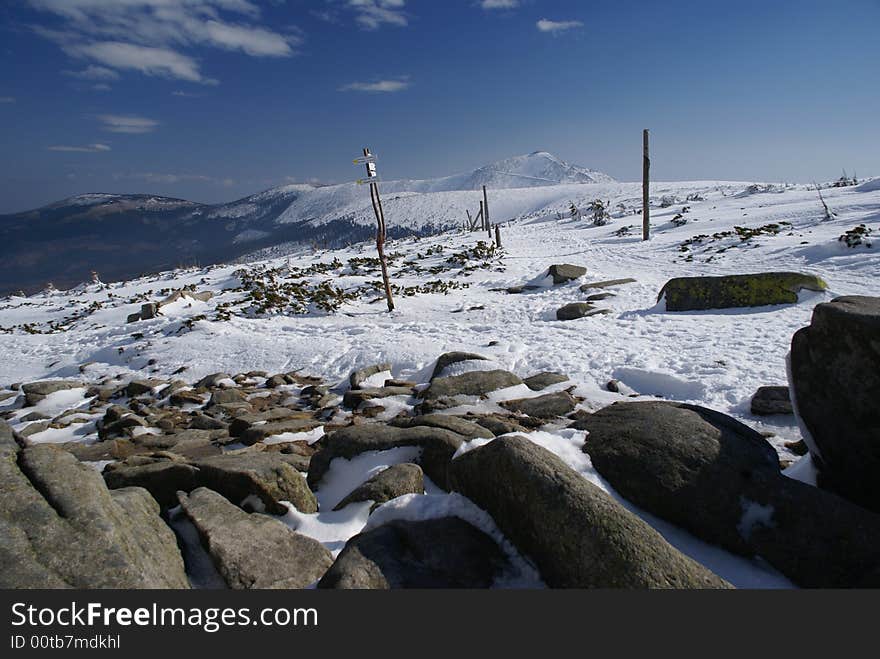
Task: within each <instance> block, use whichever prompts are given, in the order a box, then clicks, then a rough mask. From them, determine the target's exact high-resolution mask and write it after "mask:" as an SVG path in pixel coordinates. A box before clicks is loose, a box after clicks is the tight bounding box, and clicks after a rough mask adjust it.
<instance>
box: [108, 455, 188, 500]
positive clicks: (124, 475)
mask: <svg viewBox="0 0 880 659" xmlns="http://www.w3.org/2000/svg"><path fill="white" fill-rule="evenodd" d="M103 476H104V482H105V483H106V484H107V487H109V488H110V489H111V490H117V489H120V488H125V487H142V488H144V489H145V490H147V491H148V492H149V493H150V494H151V495H152V497H153V498H154V499H155V500H156V501H157V502H158V503H159V505H160V506H162V507H163V508H170V507H173V506H175V505H177V492H178V491H183V492H190V491H192V490H194V489H195V488H196V487H198V485H199V470H198V469H196V468H195V467H193V466H192V465H190V464H188V463H187V462H186V461H184V460H183V459H182V458H180V457H179V456H177V455H175V454H172V453H166V454H157V455H155V456H144V455H135V456H132V457H130V458H128V459H126V460H124V461H122V462H115V463H113V464H109V465H107V466H106V467H105V468H104V472H103Z"/></svg>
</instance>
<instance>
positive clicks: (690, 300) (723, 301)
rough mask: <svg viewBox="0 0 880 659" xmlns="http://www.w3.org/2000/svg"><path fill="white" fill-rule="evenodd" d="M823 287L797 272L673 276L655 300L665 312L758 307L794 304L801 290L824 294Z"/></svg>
mask: <svg viewBox="0 0 880 659" xmlns="http://www.w3.org/2000/svg"><path fill="white" fill-rule="evenodd" d="M827 288H828V285H827V284H826V283H825V282H824V281H822V280H821V279H820V278H819V277H816V276H815V275H805V274H801V273H798V272H759V273H755V274H748V275H726V276H723V277H677V278H675V279H670V280H669V281H668V282H666V285H665V286H664V287H663V289H662V290H661V291H660V294H659V295H658V296H657V299H658V300H660V299H661V298H663V297H664V296H665V297H666V310H667V311H699V310H705V309H730V308H737V307H762V306H766V305H771V304H794V303H795V302H797V301H798V296H797V294H798V293H799V292H800V291H802V290H805V289H806V290H808V291H824V290H826V289H827Z"/></svg>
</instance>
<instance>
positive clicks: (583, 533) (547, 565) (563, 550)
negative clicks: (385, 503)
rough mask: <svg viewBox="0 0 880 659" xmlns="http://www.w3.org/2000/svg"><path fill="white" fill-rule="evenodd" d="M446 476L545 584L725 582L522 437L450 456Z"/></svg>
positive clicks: (655, 585) (713, 584)
mask: <svg viewBox="0 0 880 659" xmlns="http://www.w3.org/2000/svg"><path fill="white" fill-rule="evenodd" d="M450 480H451V484H452V486H453V488H454V489H455V490H457V491H459V492H461V493H462V494H464V495H465V496H467V497H468V498H470V499H471V500H473V501H474V503H476V504H477V505H478V506H480V507H481V508H482V509H483V510H485V511H486V512H488V513H489V514H490V515H491V516H492V518H493V519H494V520H495V523H496V524H498V526H499V528H500V529H501V531H502V532H503V533H504V534H505V536H506V537H507V538H508V539H509V540H510V541H511V542H513V544H514V545H515V546H516V547H517V548H518V549H519V550H520V551H521V552H523V553H525V554H526V555H527V556H528V557H530V558H531V559H532V561H534V563H535V564H536V565H537V567H538V569H539V570H540V572H541V576H542V577H543V579H544V581H545V582H546V583H547V584H548V585H549V586H551V587H556V588H723V587H726V586H727V585H728V584H727V583H726V582H725V581H723V580H722V579H720V578H719V577H717V576H716V575H714V574H713V573H711V572H710V571H709V570H707V569H706V568H704V567H703V566H701V565H699V564H698V563H696V562H695V561H693V560H691V559H690V558H688V557H686V556H684V555H683V554H681V553H680V552H678V551H677V550H676V549H674V548H673V547H672V546H670V545H669V544H668V543H667V542H666V541H665V540H664V539H663V538H662V536H660V534H659V533H657V532H656V531H654V530H653V529H652V528H651V527H650V526H648V525H647V524H645V523H644V522H643V521H642V520H641V519H639V518H638V517H636V516H635V515H633V514H632V513H630V512H629V511H628V510H626V509H625V508H624V507H623V506H621V505H620V504H619V503H617V502H616V501H614V499H612V498H611V497H610V496H609V495H607V494H606V493H605V492H603V491H602V490H600V489H599V488H598V487H596V486H595V485H593V484H592V483H590V482H589V481H587V480H586V479H585V478H584V477H582V476H581V475H580V474H578V473H577V472H575V471H574V470H573V469H571V468H570V467H568V465H566V464H565V463H564V462H563V461H562V460H560V459H559V458H558V457H556V456H555V455H553V454H552V453H550V452H549V451H547V450H546V449H543V448H541V447H540V446H537V445H536V444H533V443H532V442H530V441H529V440H527V439H525V438H524V437H516V436H511V437H500V438H498V439H496V440H494V441H492V442H490V443H489V444H487V445H485V446H482V447H480V448H477V449H474V450H472V451H469V452H467V453H465V454H464V455H462V456H460V457H458V458H456V459H455V460H454V461H453V462H452V466H451V468H450Z"/></svg>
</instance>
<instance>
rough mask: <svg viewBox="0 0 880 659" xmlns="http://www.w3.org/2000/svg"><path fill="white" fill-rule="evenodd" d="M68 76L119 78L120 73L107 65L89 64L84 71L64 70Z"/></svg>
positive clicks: (83, 78) (95, 78)
mask: <svg viewBox="0 0 880 659" xmlns="http://www.w3.org/2000/svg"><path fill="white" fill-rule="evenodd" d="M62 73H63V74H64V75H66V76H70V77H71V78H79V79H80V80H119V74H118V73H117V72H116V71H114V70H113V69H108V68H107V67H106V66H95V65H94V64H92V65H89V66H87V67H86V68H84V69H83V70H82V71H62Z"/></svg>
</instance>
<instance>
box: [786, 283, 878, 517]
mask: <svg viewBox="0 0 880 659" xmlns="http://www.w3.org/2000/svg"><path fill="white" fill-rule="evenodd" d="M791 385H792V388H793V391H794V397H795V402H796V407H797V410H798V413H799V415H800V418H801V420H802V421H803V424H804V425H805V426H806V428H807V429H808V430H809V432H810V436H811V437H812V441H809V440H808V444H810V451H811V453H812V454H813V460H814V462H815V463H816V464H817V465H818V466H819V472H820V480H819V484H820V486H822V487H824V488H827V489H830V490H832V491H835V492H837V493H839V494H841V495H843V496H845V497H846V498H848V499H850V500H851V501H854V502H856V503H858V504H859V505H862V506H865V507H867V508H869V509H871V510H873V511H875V512H880V415H878V413H877V402H878V400H880V298H878V297H857V296H850V297H839V298H837V299H835V300H833V301H831V302H828V303H825V304H819V305H817V306H816V308H815V309H814V310H813V318H812V321H811V323H810V326H809V327H805V328H803V329H801V330H798V332H796V333H795V335H794V337H793V338H792V341H791Z"/></svg>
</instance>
